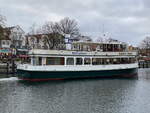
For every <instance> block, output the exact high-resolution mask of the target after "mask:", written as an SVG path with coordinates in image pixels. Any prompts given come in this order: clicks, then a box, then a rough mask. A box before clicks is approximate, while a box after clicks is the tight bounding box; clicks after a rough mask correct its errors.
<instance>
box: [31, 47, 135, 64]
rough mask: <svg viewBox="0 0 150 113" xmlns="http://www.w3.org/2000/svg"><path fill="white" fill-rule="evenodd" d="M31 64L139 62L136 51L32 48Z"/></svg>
mask: <svg viewBox="0 0 150 113" xmlns="http://www.w3.org/2000/svg"><path fill="white" fill-rule="evenodd" d="M29 55H30V57H31V65H33V66H50V65H52V66H54V65H64V66H67V65H68V66H70V65H74V66H76V65H82V66H86V65H113V64H133V63H136V62H137V58H136V52H83V51H82V52H81V51H80V52H79V51H64V50H59V51H58V50H38V49H36V50H31V51H30V52H29Z"/></svg>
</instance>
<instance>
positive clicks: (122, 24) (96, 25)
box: [0, 0, 150, 45]
mask: <svg viewBox="0 0 150 113" xmlns="http://www.w3.org/2000/svg"><path fill="white" fill-rule="evenodd" d="M0 14H2V15H4V16H6V18H7V24H8V25H9V26H12V25H20V26H21V27H22V28H23V29H24V30H25V31H26V32H28V30H29V28H30V26H31V25H32V24H34V23H36V24H38V25H42V24H43V23H44V22H45V21H59V20H60V19H62V18H64V17H70V18H72V19H76V21H77V22H78V25H79V28H80V30H81V32H82V34H84V35H89V36H92V37H93V38H95V37H99V36H101V35H102V33H103V30H104V32H105V33H106V34H108V36H111V37H112V38H115V39H119V40H121V41H126V42H128V43H129V44H133V45H138V44H139V43H140V41H141V40H142V39H143V38H144V37H145V36H147V35H149V34H150V0H0ZM103 26H104V27H103Z"/></svg>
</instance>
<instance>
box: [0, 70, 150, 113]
mask: <svg viewBox="0 0 150 113" xmlns="http://www.w3.org/2000/svg"><path fill="white" fill-rule="evenodd" d="M149 97H150V69H144V70H143V69H140V70H139V78H138V79H118V78H114V79H92V80H89V79H82V80H65V81H49V82H41V83H37V82H36V83H31V82H23V81H22V82H21V81H18V80H16V79H13V80H10V79H8V80H6V79H5V80H1V81H0V112H1V113H149V112H150V107H149V106H150V98H149Z"/></svg>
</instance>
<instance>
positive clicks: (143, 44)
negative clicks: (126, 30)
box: [140, 36, 150, 49]
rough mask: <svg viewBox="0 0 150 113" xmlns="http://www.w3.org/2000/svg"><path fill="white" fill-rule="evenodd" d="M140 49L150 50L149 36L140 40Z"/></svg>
mask: <svg viewBox="0 0 150 113" xmlns="http://www.w3.org/2000/svg"><path fill="white" fill-rule="evenodd" d="M140 48H143V49H150V36H147V37H146V38H145V39H143V40H142V42H141V44H140Z"/></svg>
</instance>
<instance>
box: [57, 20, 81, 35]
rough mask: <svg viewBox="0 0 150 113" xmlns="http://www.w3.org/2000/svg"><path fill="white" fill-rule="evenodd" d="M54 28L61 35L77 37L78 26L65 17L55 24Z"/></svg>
mask: <svg viewBox="0 0 150 113" xmlns="http://www.w3.org/2000/svg"><path fill="white" fill-rule="evenodd" d="M56 28H57V29H58V32H59V33H61V34H70V35H71V36H72V37H75V36H77V35H79V28H78V24H77V22H76V21H75V20H73V19H70V18H69V17H66V18H64V19H62V20H60V22H58V23H56Z"/></svg>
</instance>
